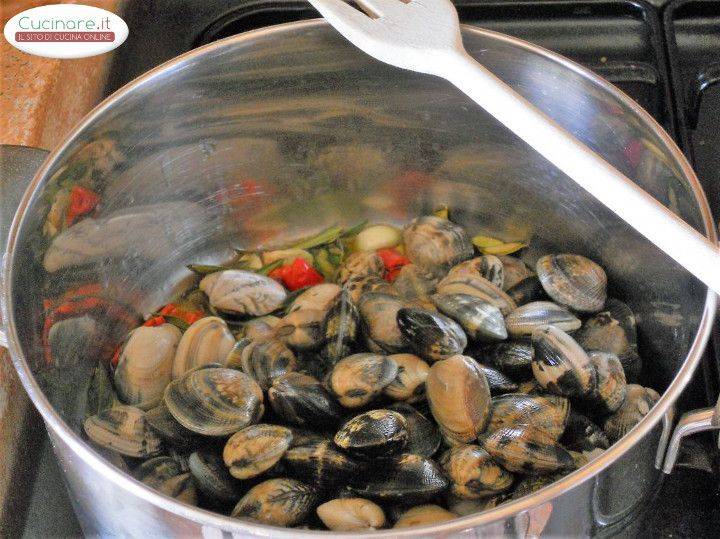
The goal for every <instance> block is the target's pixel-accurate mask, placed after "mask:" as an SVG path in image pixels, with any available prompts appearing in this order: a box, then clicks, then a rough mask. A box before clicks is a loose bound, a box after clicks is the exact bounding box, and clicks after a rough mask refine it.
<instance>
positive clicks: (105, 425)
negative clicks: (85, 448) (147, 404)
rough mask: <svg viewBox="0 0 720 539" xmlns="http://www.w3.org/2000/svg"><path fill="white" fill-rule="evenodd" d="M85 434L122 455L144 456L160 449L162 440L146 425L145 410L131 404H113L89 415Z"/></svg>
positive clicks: (85, 425) (98, 443) (155, 453)
mask: <svg viewBox="0 0 720 539" xmlns="http://www.w3.org/2000/svg"><path fill="white" fill-rule="evenodd" d="M83 427H84V430H85V434H87V436H88V438H90V439H91V440H92V441H93V442H95V443H96V444H97V445H99V446H100V447H104V448H106V449H111V450H113V451H117V452H118V453H120V454H122V455H126V456H128V457H136V458H147V457H151V456H153V455H157V454H158V453H160V451H161V450H162V441H161V440H160V438H159V437H158V436H157V434H155V432H153V431H152V430H151V429H150V428H149V427H148V425H147V422H146V421H145V412H143V411H142V410H140V409H139V408H135V407H134V406H125V405H116V406H113V407H112V408H108V409H106V410H103V411H102V412H100V413H98V414H96V415H94V416H90V417H88V418H87V419H86V420H85V423H84V425H83Z"/></svg>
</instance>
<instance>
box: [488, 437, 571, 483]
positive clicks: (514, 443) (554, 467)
mask: <svg viewBox="0 0 720 539" xmlns="http://www.w3.org/2000/svg"><path fill="white" fill-rule="evenodd" d="M480 442H481V444H482V446H483V447H484V448H485V450H486V451H487V452H488V453H490V455H491V456H492V458H493V459H494V460H495V461H497V462H498V463H499V464H500V465H502V467H503V468H505V469H506V470H510V471H511V472H519V473H553V472H558V471H567V470H572V469H574V468H575V461H574V460H573V458H572V456H571V455H570V454H569V453H568V452H567V451H566V450H565V449H563V447H562V446H561V445H560V444H558V443H557V442H556V441H555V440H553V439H552V438H551V437H550V436H548V435H546V434H545V433H544V432H542V431H541V430H539V429H536V428H535V427H532V426H530V425H515V426H508V427H502V428H500V429H497V430H495V431H492V432H490V433H489V434H487V435H485V436H482V437H481V439H480Z"/></svg>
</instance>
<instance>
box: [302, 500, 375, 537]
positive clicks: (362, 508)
mask: <svg viewBox="0 0 720 539" xmlns="http://www.w3.org/2000/svg"><path fill="white" fill-rule="evenodd" d="M316 512H317V515H318V517H320V520H322V522H323V524H325V526H327V528H328V529H329V530H332V531H338V532H353V531H370V530H376V529H378V528H382V527H383V526H385V513H384V512H383V510H382V508H381V507H380V506H379V505H377V504H376V503H373V502H371V501H370V500H366V499H365V498H338V499H335V500H330V501H329V502H325V503H324V504H322V505H319V506H318V508H317V509H316Z"/></svg>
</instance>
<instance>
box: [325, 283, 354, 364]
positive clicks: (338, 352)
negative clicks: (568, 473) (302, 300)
mask: <svg viewBox="0 0 720 539" xmlns="http://www.w3.org/2000/svg"><path fill="white" fill-rule="evenodd" d="M359 328H360V312H359V311H358V309H357V307H356V306H355V304H354V303H353V301H352V299H351V298H350V294H349V292H348V291H347V290H343V291H342V293H340V294H338V296H336V298H335V302H334V303H333V304H332V305H331V307H330V309H329V310H328V312H327V316H326V318H325V322H324V328H323V333H324V337H325V342H324V345H323V347H322V349H321V350H320V355H321V356H322V357H323V358H324V359H325V361H326V362H327V364H328V365H330V366H332V365H335V363H337V362H338V361H340V360H341V359H342V358H344V357H346V356H348V355H350V352H351V350H352V347H353V346H354V344H355V341H356V339H357V336H358V333H359Z"/></svg>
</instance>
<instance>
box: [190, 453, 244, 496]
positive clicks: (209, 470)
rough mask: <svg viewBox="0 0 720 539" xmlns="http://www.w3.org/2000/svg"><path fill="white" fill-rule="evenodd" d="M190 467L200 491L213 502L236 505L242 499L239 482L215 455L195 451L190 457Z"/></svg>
mask: <svg viewBox="0 0 720 539" xmlns="http://www.w3.org/2000/svg"><path fill="white" fill-rule="evenodd" d="M188 466H189V467H190V473H191V474H192V476H193V479H194V480H195V485H196V486H197V488H198V490H199V491H200V492H202V493H203V494H204V495H205V496H207V497H208V498H210V499H211V500H214V501H218V502H221V503H235V502H237V501H238V500H239V499H240V492H239V488H238V483H237V481H235V480H234V479H233V478H232V477H231V476H230V474H229V473H228V469H227V468H226V467H225V464H224V462H223V459H221V458H220V457H219V456H217V455H216V454H215V453H208V452H205V451H195V452H194V453H191V454H190V457H188Z"/></svg>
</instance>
